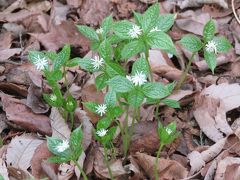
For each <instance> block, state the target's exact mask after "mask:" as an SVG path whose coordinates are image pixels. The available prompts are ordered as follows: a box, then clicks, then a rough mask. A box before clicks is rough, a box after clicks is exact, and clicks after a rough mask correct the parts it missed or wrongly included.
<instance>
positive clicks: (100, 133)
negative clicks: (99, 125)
mask: <svg viewBox="0 0 240 180" xmlns="http://www.w3.org/2000/svg"><path fill="white" fill-rule="evenodd" d="M107 132H108V130H107V129H100V130H98V131H97V132H96V134H97V135H98V136H99V137H103V136H105V135H106V134H107Z"/></svg>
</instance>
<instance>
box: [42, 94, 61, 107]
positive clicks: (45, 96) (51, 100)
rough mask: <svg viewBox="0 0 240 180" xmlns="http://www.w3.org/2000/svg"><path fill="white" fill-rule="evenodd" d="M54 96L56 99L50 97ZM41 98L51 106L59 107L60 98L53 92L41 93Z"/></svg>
mask: <svg viewBox="0 0 240 180" xmlns="http://www.w3.org/2000/svg"><path fill="white" fill-rule="evenodd" d="M54 96H55V97H56V100H54V98H52V97H54ZM43 99H44V100H45V101H46V102H47V103H48V104H49V105H50V106H53V107H61V106H62V100H61V99H60V98H58V97H57V96H56V95H55V94H43Z"/></svg>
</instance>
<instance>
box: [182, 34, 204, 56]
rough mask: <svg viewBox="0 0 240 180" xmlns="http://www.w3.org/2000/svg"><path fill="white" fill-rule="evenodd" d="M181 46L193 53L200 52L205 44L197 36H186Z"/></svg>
mask: <svg viewBox="0 0 240 180" xmlns="http://www.w3.org/2000/svg"><path fill="white" fill-rule="evenodd" d="M180 43H181V45H182V46H183V47H184V48H185V49H187V50H189V51H191V52H198V51H199V50H200V49H202V47H203V43H202V42H201V40H200V39H199V38H198V37H197V36H195V35H190V34H189V35H186V36H183V38H182V39H181V40H180Z"/></svg>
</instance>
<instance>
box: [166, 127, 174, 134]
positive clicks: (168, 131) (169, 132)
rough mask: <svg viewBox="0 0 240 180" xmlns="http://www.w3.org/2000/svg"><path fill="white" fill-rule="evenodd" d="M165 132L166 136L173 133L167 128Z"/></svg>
mask: <svg viewBox="0 0 240 180" xmlns="http://www.w3.org/2000/svg"><path fill="white" fill-rule="evenodd" d="M165 130H166V131H167V133H168V135H170V134H172V132H173V131H172V130H171V129H169V128H166V129H165Z"/></svg>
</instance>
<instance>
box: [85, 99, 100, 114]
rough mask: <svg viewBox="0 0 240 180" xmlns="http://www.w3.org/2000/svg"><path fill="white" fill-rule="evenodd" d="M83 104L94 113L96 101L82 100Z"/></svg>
mask: <svg viewBox="0 0 240 180" xmlns="http://www.w3.org/2000/svg"><path fill="white" fill-rule="evenodd" d="M83 105H84V106H85V107H86V108H87V109H88V110H90V111H91V112H93V113H96V107H97V105H98V104H97V103H95V102H84V103H83Z"/></svg>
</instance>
